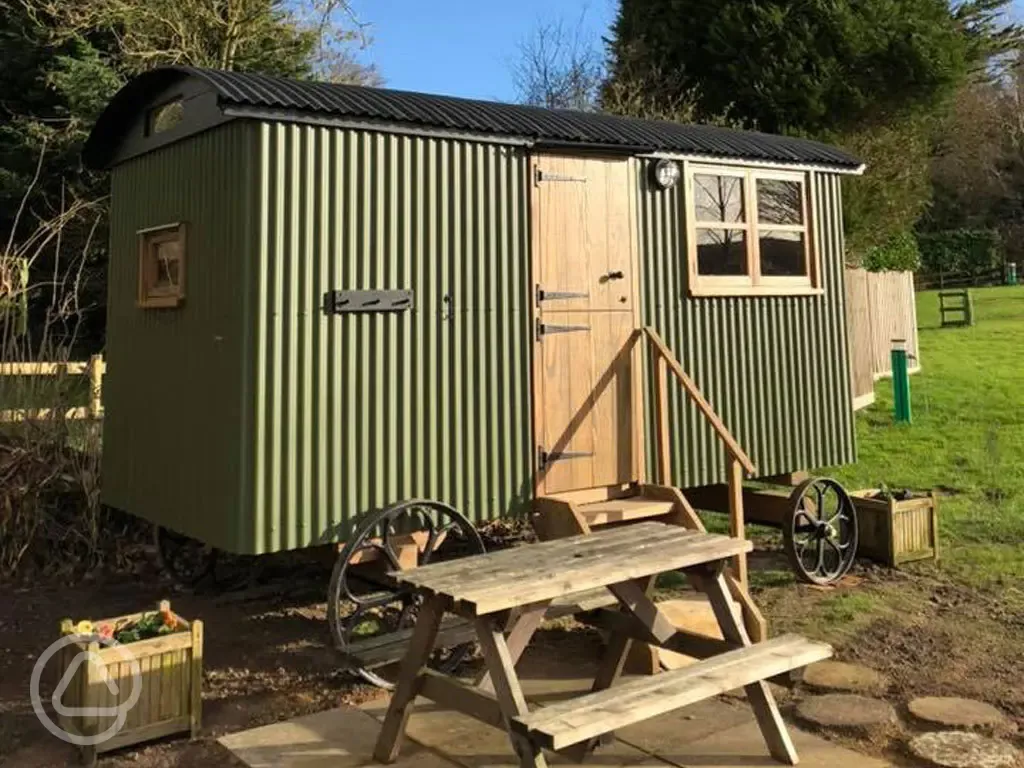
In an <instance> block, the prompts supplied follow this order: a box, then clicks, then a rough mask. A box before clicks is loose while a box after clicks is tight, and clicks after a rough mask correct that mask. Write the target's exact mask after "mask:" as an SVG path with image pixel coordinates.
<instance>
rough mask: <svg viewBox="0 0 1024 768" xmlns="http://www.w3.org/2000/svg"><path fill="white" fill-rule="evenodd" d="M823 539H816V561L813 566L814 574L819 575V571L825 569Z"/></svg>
mask: <svg viewBox="0 0 1024 768" xmlns="http://www.w3.org/2000/svg"><path fill="white" fill-rule="evenodd" d="M824 541H825V540H824V539H818V560H817V562H816V563H815V566H814V572H815V573H821V569H822V568H824V567H825V543H824Z"/></svg>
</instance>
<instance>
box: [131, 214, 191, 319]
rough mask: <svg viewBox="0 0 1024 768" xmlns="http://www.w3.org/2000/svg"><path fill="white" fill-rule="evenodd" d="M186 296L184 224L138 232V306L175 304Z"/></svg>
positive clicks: (149, 306)
mask: <svg viewBox="0 0 1024 768" xmlns="http://www.w3.org/2000/svg"><path fill="white" fill-rule="evenodd" d="M184 298H185V225H184V224H170V225H167V226H164V227H154V228H152V229H146V230H143V231H141V232H139V306H140V307H146V308H154V307H176V306H178V305H179V304H180V303H181V302H182V300H183V299H184Z"/></svg>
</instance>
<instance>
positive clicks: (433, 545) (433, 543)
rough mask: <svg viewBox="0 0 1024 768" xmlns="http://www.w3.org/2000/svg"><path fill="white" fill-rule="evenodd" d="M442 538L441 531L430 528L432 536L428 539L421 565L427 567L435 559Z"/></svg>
mask: <svg viewBox="0 0 1024 768" xmlns="http://www.w3.org/2000/svg"><path fill="white" fill-rule="evenodd" d="M440 537H441V531H439V530H438V529H436V528H434V527H433V526H431V527H430V536H429V537H428V538H427V545H426V547H425V548H424V549H423V552H422V553H421V554H420V565H427V564H428V563H430V561H431V560H432V559H433V558H434V552H435V551H436V549H437V548H438V544H437V541H438V539H439V538H440Z"/></svg>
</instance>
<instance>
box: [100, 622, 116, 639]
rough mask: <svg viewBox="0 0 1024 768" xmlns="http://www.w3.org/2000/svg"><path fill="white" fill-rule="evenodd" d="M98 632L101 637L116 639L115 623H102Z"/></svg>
mask: <svg viewBox="0 0 1024 768" xmlns="http://www.w3.org/2000/svg"><path fill="white" fill-rule="evenodd" d="M96 634H98V635H99V636H100V637H102V638H104V639H106V640H113V639H114V625H113V624H110V623H106V624H100V627H99V629H98V630H97V632H96Z"/></svg>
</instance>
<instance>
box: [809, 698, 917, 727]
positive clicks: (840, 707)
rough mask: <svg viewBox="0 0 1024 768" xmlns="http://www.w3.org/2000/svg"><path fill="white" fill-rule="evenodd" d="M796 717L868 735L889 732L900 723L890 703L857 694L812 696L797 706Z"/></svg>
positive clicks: (820, 724) (813, 723)
mask: <svg viewBox="0 0 1024 768" xmlns="http://www.w3.org/2000/svg"><path fill="white" fill-rule="evenodd" d="M796 714H797V717H799V718H800V720H802V721H803V722H804V723H805V724H810V725H812V726H817V727H819V728H830V729H834V730H837V731H846V732H848V733H855V734H857V735H864V736H873V735H875V734H877V733H882V732H885V731H887V730H889V729H891V728H893V727H894V726H895V725H896V724H897V722H898V721H897V718H896V710H895V709H893V708H892V705H891V704H889V702H887V701H882V700H881V699H872V698H869V697H867V696H860V695H859V694H855V693H826V694H824V695H822V696H811V697H809V698H806V699H804V700H803V701H801V702H800V703H799V704H797V706H796Z"/></svg>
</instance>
